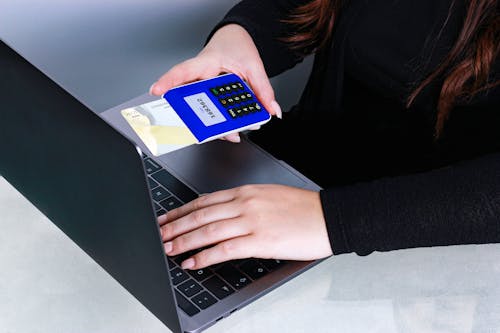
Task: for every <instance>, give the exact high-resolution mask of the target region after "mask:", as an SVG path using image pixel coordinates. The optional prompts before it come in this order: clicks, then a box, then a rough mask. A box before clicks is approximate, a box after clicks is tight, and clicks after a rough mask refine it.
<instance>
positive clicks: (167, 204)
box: [160, 197, 182, 210]
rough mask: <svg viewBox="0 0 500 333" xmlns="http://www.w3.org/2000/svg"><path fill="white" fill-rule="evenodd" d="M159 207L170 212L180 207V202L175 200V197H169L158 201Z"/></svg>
mask: <svg viewBox="0 0 500 333" xmlns="http://www.w3.org/2000/svg"><path fill="white" fill-rule="evenodd" d="M160 205H162V206H163V208H165V209H166V210H172V209H174V208H177V207H180V206H182V202H180V201H179V200H177V198H175V197H169V198H167V199H165V200H163V201H160Z"/></svg>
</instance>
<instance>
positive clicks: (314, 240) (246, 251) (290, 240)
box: [158, 185, 332, 269]
mask: <svg viewBox="0 0 500 333" xmlns="http://www.w3.org/2000/svg"><path fill="white" fill-rule="evenodd" d="M158 222H159V224H160V229H161V235H162V239H163V242H164V248H165V252H166V253H167V255H170V256H174V255H178V254H180V253H183V252H186V251H189V250H194V249H198V248H204V247H207V248H206V249H204V250H203V251H201V252H198V253H196V254H194V255H193V256H192V257H191V258H188V259H186V260H184V261H183V262H182V267H183V268H184V269H200V268H203V267H206V266H210V265H213V264H216V263H220V262H223V261H227V260H232V259H242V258H249V257H256V258H274V259H289V260H313V259H320V258H324V257H327V256H329V255H331V254H332V250H331V247H330V242H329V239H328V235H327V231H326V225H325V219H324V217H323V211H322V207H321V202H320V198H319V193H318V192H315V191H310V190H304V189H299V188H295V187H289V186H284V185H244V186H240V187H236V188H233V189H229V190H222V191H218V192H214V193H211V194H207V195H203V196H200V197H199V198H197V199H195V200H193V201H191V202H189V203H187V204H185V205H184V206H182V207H179V208H177V209H174V210H171V211H169V212H168V213H167V214H166V215H162V216H160V217H159V218H158Z"/></svg>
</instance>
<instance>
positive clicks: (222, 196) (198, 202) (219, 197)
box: [160, 189, 234, 225]
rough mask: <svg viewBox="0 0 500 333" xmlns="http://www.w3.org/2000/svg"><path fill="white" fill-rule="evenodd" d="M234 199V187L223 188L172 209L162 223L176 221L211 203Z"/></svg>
mask: <svg viewBox="0 0 500 333" xmlns="http://www.w3.org/2000/svg"><path fill="white" fill-rule="evenodd" d="M233 199H234V191H233V190H232V189H229V190H221V191H217V192H213V193H209V194H204V195H200V196H199V197H198V198H196V199H194V200H192V201H190V202H188V203H186V204H184V205H182V206H180V207H178V208H176V209H172V210H170V211H169V212H168V213H167V214H166V219H163V218H162V219H161V221H162V222H163V223H160V225H164V224H166V223H169V222H172V221H175V220H177V219H179V218H181V217H183V216H186V215H188V214H189V213H191V212H193V211H195V210H198V209H201V208H204V207H208V206H211V205H215V204H218V203H223V202H228V201H231V200H233Z"/></svg>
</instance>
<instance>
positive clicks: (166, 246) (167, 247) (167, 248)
mask: <svg viewBox="0 0 500 333" xmlns="http://www.w3.org/2000/svg"><path fill="white" fill-rule="evenodd" d="M163 248H164V249H165V253H169V252H170V251H172V242H166V243H165V244H163Z"/></svg>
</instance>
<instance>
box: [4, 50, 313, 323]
mask: <svg viewBox="0 0 500 333" xmlns="http://www.w3.org/2000/svg"><path fill="white" fill-rule="evenodd" d="M0 96H1V99H0V100H1V103H2V106H1V111H0V152H1V154H2V158H1V159H0V175H1V176H3V177H4V178H5V179H6V180H7V181H8V182H9V183H10V184H12V185H13V186H14V187H15V188H16V189H17V190H18V191H19V192H20V193H22V194H23V195H24V196H25V197H26V198H27V199H28V200H29V201H30V202H31V203H32V204H33V205H35V206H36V207H37V208H38V209H39V210H40V211H41V212H42V213H43V214H45V215H46V216H47V217H48V218H49V219H50V220H51V221H52V222H53V223H54V224H55V225H56V226H57V227H58V228H59V229H60V230H61V231H63V232H64V233H65V234H66V235H67V236H68V237H69V238H70V239H72V240H73V241H74V242H75V243H76V244H77V245H78V246H79V247H80V248H81V249H82V250H84V251H85V252H86V253H87V254H88V255H89V256H90V257H91V258H93V260H94V261H95V262H96V263H98V264H99V265H100V266H101V267H103V268H104V269H105V270H106V271H107V272H108V273H109V274H110V276H111V277H113V278H114V279H115V280H116V281H117V282H118V283H120V284H121V285H122V286H123V287H124V288H125V289H126V290H128V291H129V292H130V293H131V294H132V295H133V296H134V297H135V298H136V299H137V300H139V301H140V302H141V303H142V304H143V305H144V306H145V307H146V308H147V309H148V310H149V311H150V312H151V313H153V314H154V315H155V316H156V317H157V318H158V319H159V320H161V321H162V322H163V323H164V324H165V325H166V326H167V327H168V328H169V329H170V330H172V331H173V332H200V331H203V330H204V329H206V328H207V327H209V326H211V325H213V324H215V323H216V322H217V321H218V320H220V319H223V318H224V317H227V316H229V315H230V314H231V313H233V312H234V311H236V310H238V309H241V308H242V307H243V306H245V305H247V304H249V303H250V302H252V301H253V300H255V299H257V298H259V297H261V296H263V295H265V294H266V293H268V292H269V291H271V290H273V289H275V288H277V287H279V286H280V285H282V284H283V283H285V282H286V281H288V280H290V279H291V278H293V277H295V276H297V275H299V274H301V273H302V272H304V271H305V270H307V269H309V268H311V267H313V266H314V265H316V264H317V263H318V262H320V260H315V261H282V260H270V259H267V260H261V259H258V258H249V259H245V260H234V261H229V262H225V263H221V264H218V265H214V266H211V267H208V268H206V269H201V270H193V271H188V270H182V269H181V267H180V262H181V261H182V260H183V259H184V258H185V257H186V255H189V253H188V254H183V255H179V256H176V257H167V256H166V255H165V254H164V251H163V244H162V241H161V237H160V233H159V227H158V224H157V216H158V215H159V214H162V213H164V212H165V211H168V210H169V209H172V208H173V207H177V206H179V205H182V204H183V203H185V202H188V201H190V200H192V199H194V198H196V197H197V196H198V195H200V194H202V193H207V192H211V191H215V190H219V189H223V188H229V187H233V186H238V185H242V184H245V183H281V184H288V185H292V186H298V187H302V188H308V189H314V190H319V186H317V185H316V184H314V183H313V182H312V181H310V180H309V179H307V178H306V177H304V176H303V175H301V174H300V173H299V172H298V171H297V170H294V169H293V168H291V167H290V166H288V165H286V164H285V163H283V162H282V161H279V160H277V159H275V158H274V157H272V156H271V155H269V154H268V153H267V152H265V151H263V150H262V149H260V148H259V147H258V146H256V145H255V144H253V143H252V142H250V141H249V140H247V139H245V136H244V135H243V140H242V142H241V143H239V144H234V143H230V142H227V141H224V140H214V141H211V142H208V143H205V144H201V145H192V146H188V147H186V148H183V149H180V150H177V151H174V152H172V153H169V154H166V155H162V156H159V157H155V156H152V155H150V154H149V153H148V150H147V148H146V147H144V146H143V144H142V143H141V140H139V138H138V137H136V136H135V133H134V132H133V130H131V129H130V128H129V126H128V124H127V123H126V122H125V120H124V119H123V117H121V116H120V113H119V112H120V110H122V109H123V108H125V107H129V106H135V105H139V104H141V103H144V102H147V101H149V100H151V99H152V98H155V97H151V96H149V95H147V94H145V95H143V96H138V97H137V98H134V99H132V100H130V101H128V102H127V103H124V104H122V105H118V106H116V107H114V108H111V109H109V110H107V111H105V112H104V113H103V114H96V113H95V112H93V111H92V110H90V109H89V108H88V107H87V106H85V105H84V104H83V103H82V102H80V101H78V100H77V99H76V98H75V97H73V96H72V95H71V94H69V93H68V92H67V91H66V90H64V89H63V88H62V87H60V86H59V85H58V84H57V83H56V82H54V81H53V80H52V79H51V78H50V77H49V76H47V75H46V74H44V73H43V72H41V71H40V70H38V69H37V68H36V67H35V66H33V65H32V64H31V63H30V62H28V61H27V60H26V59H24V58H23V57H22V56H21V55H20V54H19V53H17V52H16V51H15V50H14V49H13V48H12V47H10V46H9V45H7V44H6V43H5V42H4V41H1V40H0Z"/></svg>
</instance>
